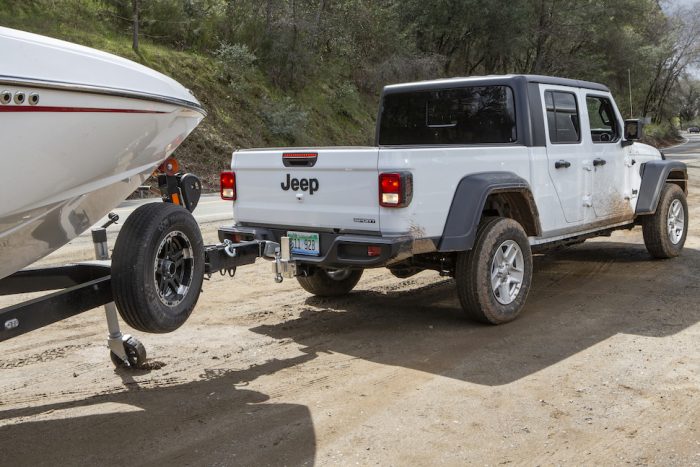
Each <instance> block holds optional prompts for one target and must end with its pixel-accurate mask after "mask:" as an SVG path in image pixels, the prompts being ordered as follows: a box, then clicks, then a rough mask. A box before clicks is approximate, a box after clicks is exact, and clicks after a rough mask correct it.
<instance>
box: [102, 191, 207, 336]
mask: <svg viewBox="0 0 700 467" xmlns="http://www.w3.org/2000/svg"><path fill="white" fill-rule="evenodd" d="M203 279H204V242H203V241H202V234H201V232H200V230H199V226H198V225H197V222H196V221H195V219H194V217H193V216H192V214H191V213H190V212H189V211H187V210H186V209H184V208H182V207H181V206H177V205H174V204H170V203H149V204H145V205H143V206H140V207H139V208H138V209H136V210H135V211H134V212H133V213H132V214H131V215H130V216H129V217H128V218H127V219H126V222H124V225H123V226H122V229H121V231H120V232H119V235H118V236H117V241H116V242H115V245H114V252H113V254H112V292H113V295H114V302H115V303H116V305H117V309H118V310H119V314H120V315H121V317H122V319H123V320H124V321H126V323H127V324H128V325H129V326H131V327H132V328H134V329H137V330H139V331H143V332H151V333H166V332H171V331H174V330H175V329H177V328H179V327H180V326H182V324H184V322H185V321H187V318H189V316H190V314H191V313H192V310H193V309H194V307H195V305H196V303H197V299H198V298H199V293H200V291H201V289H202V281H203Z"/></svg>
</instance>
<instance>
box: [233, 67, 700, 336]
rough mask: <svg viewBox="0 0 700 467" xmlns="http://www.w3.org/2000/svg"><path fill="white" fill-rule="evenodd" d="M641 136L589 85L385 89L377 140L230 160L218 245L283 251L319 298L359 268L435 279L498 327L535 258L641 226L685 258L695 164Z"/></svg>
mask: <svg viewBox="0 0 700 467" xmlns="http://www.w3.org/2000/svg"><path fill="white" fill-rule="evenodd" d="M640 135H641V125H640V123H639V122H638V121H637V120H628V121H624V120H623V117H622V115H621V114H620V112H619V110H618V109H617V107H616V105H615V101H614V100H613V97H612V95H611V93H610V90H609V89H608V88H607V87H606V86H603V85H601V84H596V83H591V82H585V81H577V80H571V79H562V78H553V77H545V76H529V75H508V76H486V77H472V78H457V79H446V80H438V81H427V82H419V83H410V84H399V85H393V86H387V87H386V88H384V91H383V93H382V96H381V106H380V110H379V117H378V122H377V131H376V146H374V147H334V148H287V149H255V150H240V151H236V152H234V153H233V161H232V164H231V170H232V171H231V172H225V173H223V174H222V196H223V197H224V198H226V199H231V200H233V211H234V220H235V225H234V226H232V227H222V228H221V229H220V231H219V236H220V238H221V240H222V241H225V240H228V241H232V242H242V241H252V240H268V241H270V242H276V243H280V245H282V250H285V249H286V250H287V252H286V255H285V256H286V258H285V261H286V262H287V263H289V264H288V265H290V266H292V267H291V268H285V272H286V273H288V274H287V275H288V276H295V277H296V278H297V280H298V281H299V283H300V284H301V286H302V287H303V288H304V289H306V290H307V291H309V292H310V293H312V294H316V295H321V296H328V295H341V294H346V293H348V292H350V291H351V290H352V288H353V287H354V286H355V285H356V284H357V282H358V281H359V279H360V276H361V275H362V272H363V269H365V268H374V267H386V268H388V269H389V271H391V272H392V273H393V274H394V275H395V276H397V277H400V278H405V277H409V276H411V275H413V274H416V273H418V272H420V271H423V270H426V269H432V270H436V271H439V272H440V274H442V275H447V276H453V277H454V278H455V280H456V283H457V293H458V295H459V300H460V303H461V305H462V307H463V309H464V311H465V312H466V314H467V315H468V316H470V317H472V318H474V319H477V320H480V321H484V322H487V323H493V324H499V323H504V322H507V321H511V320H513V319H514V318H515V317H517V316H518V314H519V313H520V312H521V310H522V309H523V307H524V304H525V300H526V298H527V295H528V291H529V289H530V284H531V282H532V270H533V267H532V250H533V249H538V250H539V249H545V248H547V247H552V246H559V245H566V244H574V243H580V242H583V241H584V240H586V239H587V238H591V237H595V236H601V235H609V234H610V233H611V232H612V231H613V230H616V229H631V228H633V227H634V226H635V225H641V226H642V230H643V234H644V242H645V244H646V247H647V249H648V251H649V253H650V254H651V256H653V257H655V258H670V257H674V256H677V255H678V254H679V253H680V251H681V249H682V248H683V244H684V243H685V238H686V234H687V230H688V207H687V203H686V194H687V170H686V166H685V164H683V163H681V162H678V161H670V160H665V157H664V156H663V154H661V153H660V152H659V151H657V150H656V149H654V148H652V147H651V146H647V145H644V144H641V143H638V142H635V141H636V140H638V139H639V138H640ZM277 267H279V264H278V265H277Z"/></svg>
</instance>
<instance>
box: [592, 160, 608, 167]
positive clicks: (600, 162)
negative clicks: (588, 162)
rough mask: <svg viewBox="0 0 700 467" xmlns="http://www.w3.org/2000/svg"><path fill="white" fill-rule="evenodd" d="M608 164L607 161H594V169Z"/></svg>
mask: <svg viewBox="0 0 700 467" xmlns="http://www.w3.org/2000/svg"><path fill="white" fill-rule="evenodd" d="M605 164H607V162H606V161H605V159H596V160H594V161H593V167H598V166H599V165H605Z"/></svg>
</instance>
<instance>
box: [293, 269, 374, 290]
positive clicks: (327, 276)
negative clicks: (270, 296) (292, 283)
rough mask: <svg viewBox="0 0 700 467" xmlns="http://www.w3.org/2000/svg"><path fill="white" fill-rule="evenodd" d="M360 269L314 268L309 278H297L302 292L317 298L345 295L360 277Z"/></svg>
mask: <svg viewBox="0 0 700 467" xmlns="http://www.w3.org/2000/svg"><path fill="white" fill-rule="evenodd" d="M362 272H363V271H362V269H350V268H342V269H321V268H316V269H315V270H314V271H313V274H311V275H310V276H305V277H304V276H297V281H298V282H299V285H301V286H302V288H303V289H304V290H306V291H307V292H309V293H312V294H314V295H317V296H319V297H337V296H340V295H346V294H348V293H350V291H351V290H352V289H353V288H354V287H355V286H356V285H357V283H358V282H359V281H360V278H361V277H362Z"/></svg>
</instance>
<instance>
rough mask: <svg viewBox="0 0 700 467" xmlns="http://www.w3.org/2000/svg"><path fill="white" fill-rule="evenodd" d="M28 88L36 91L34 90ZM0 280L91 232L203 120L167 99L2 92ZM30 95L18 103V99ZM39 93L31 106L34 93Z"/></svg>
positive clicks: (19, 89)
mask: <svg viewBox="0 0 700 467" xmlns="http://www.w3.org/2000/svg"><path fill="white" fill-rule="evenodd" d="M30 84H31V85H30ZM0 92H8V93H10V94H11V95H12V96H13V101H12V102H11V103H8V104H0V138H1V139H0V141H4V144H3V146H4V148H3V149H2V151H1V152H0V160H1V161H2V167H3V172H4V173H5V177H4V181H3V183H0V278H2V277H5V276H7V275H9V274H12V273H13V272H15V271H17V270H19V269H21V268H23V267H25V266H27V265H29V264H31V263H32V262H34V261H36V260H37V259H40V258H42V257H43V256H46V255H48V254H49V253H51V252H52V251H54V250H56V249H57V248H59V247H60V246H62V245H64V244H65V243H67V242H69V241H70V240H71V239H73V238H75V237H76V236H77V235H79V234H81V233H82V232H84V231H85V230H86V229H87V228H89V227H90V226H91V225H93V224H94V223H95V222H96V221H97V220H99V219H100V218H101V217H103V216H104V215H105V214H106V213H107V212H108V211H109V210H110V209H113V208H114V207H115V206H116V205H118V204H119V202H121V201H122V200H123V199H125V198H126V197H127V196H128V195H129V194H130V193H131V192H133V191H134V189H136V188H137V187H138V186H139V185H140V184H142V183H143V182H144V181H145V179H146V178H148V176H150V175H151V173H152V172H153V170H154V169H155V168H156V167H157V166H158V165H159V164H160V163H161V162H162V161H163V160H165V159H166V158H167V157H168V156H170V155H171V153H172V152H173V151H174V150H175V149H176V148H177V147H178V146H179V145H180V143H181V142H182V141H184V139H185V138H186V137H187V135H188V134H189V133H190V132H191V131H192V130H193V129H194V128H195V127H196V126H197V125H198V124H199V122H200V121H201V120H202V118H203V117H204V115H203V112H198V111H196V110H193V109H191V108H188V107H183V106H179V105H176V104H172V103H168V102H158V101H154V100H145V99H137V98H133V97H129V98H123V97H118V96H113V95H107V94H99V93H90V92H85V91H84V90H80V91H70V90H68V89H52V88H49V87H41V86H37V85H36V84H35V83H27V85H24V86H23V85H21V84H19V85H18V84H13V85H6V84H5V85H4V84H2V82H0ZM18 94H23V95H24V96H25V101H24V102H23V103H17V102H15V100H14V96H17V95H18ZM32 95H36V96H38V102H36V103H35V104H30V103H29V102H27V101H26V99H27V98H28V97H29V96H32Z"/></svg>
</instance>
